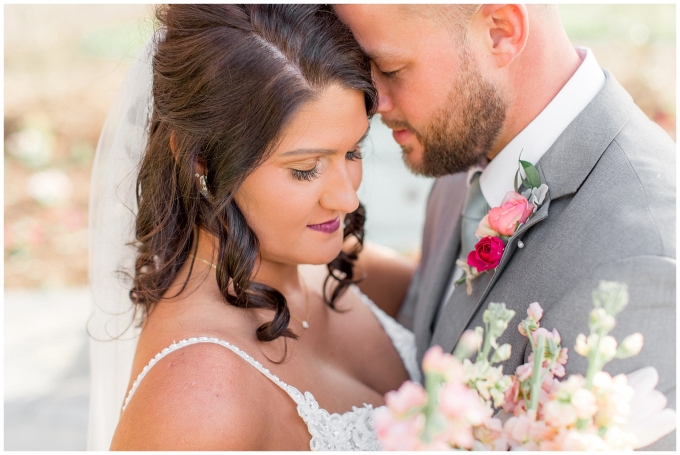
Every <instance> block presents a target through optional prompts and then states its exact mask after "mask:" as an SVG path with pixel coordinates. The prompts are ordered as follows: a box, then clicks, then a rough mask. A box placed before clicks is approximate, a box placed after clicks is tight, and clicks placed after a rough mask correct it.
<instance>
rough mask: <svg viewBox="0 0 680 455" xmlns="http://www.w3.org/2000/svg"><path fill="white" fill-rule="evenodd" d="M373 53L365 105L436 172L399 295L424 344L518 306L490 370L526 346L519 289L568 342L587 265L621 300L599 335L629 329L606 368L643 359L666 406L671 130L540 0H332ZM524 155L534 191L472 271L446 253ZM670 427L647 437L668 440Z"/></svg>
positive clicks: (582, 324) (669, 392)
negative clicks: (406, 284) (531, 205)
mask: <svg viewBox="0 0 680 455" xmlns="http://www.w3.org/2000/svg"><path fill="white" fill-rule="evenodd" d="M334 9H335V12H336V13H337V14H338V16H339V17H340V19H341V20H342V21H343V22H344V23H345V24H347V25H348V26H349V28H350V29H351V30H352V32H353V33H354V35H355V37H356V39H357V40H358V41H359V43H360V44H361V46H362V47H363V49H364V50H365V51H366V53H367V54H368V55H369V56H370V58H371V61H372V68H373V74H374V78H375V83H376V85H377V87H378V92H379V107H378V111H379V113H380V114H381V115H382V119H383V121H384V122H385V123H386V124H387V125H388V126H389V127H390V128H391V129H392V130H393V135H394V138H395V140H396V141H397V142H398V143H399V144H400V145H401V147H402V150H403V159H404V161H405V163H406V164H407V166H408V167H409V168H410V169H411V170H412V171H413V172H415V173H418V174H422V175H427V176H434V177H437V180H436V181H435V184H434V186H433V188H432V192H431V194H430V197H429V201H428V204H427V215H426V221H425V227H424V233H423V244H422V258H421V261H420V265H419V268H418V271H417V273H416V275H415V277H414V278H413V281H412V282H411V285H410V288H409V291H408V295H407V297H406V300H405V302H404V305H403V307H402V310H401V316H402V319H403V320H410V321H411V323H412V328H413V330H414V332H415V334H416V341H417V345H418V359H419V361H420V360H422V356H423V353H424V352H425V351H426V350H427V349H428V347H429V346H432V345H434V344H438V345H441V346H443V347H444V349H445V350H447V351H449V352H450V351H452V350H453V348H454V347H455V345H456V343H457V342H458V340H459V338H460V336H461V334H462V333H463V331H464V330H466V329H469V328H474V327H476V326H483V321H482V314H483V312H484V310H485V309H486V308H487V306H488V304H489V303H490V302H505V303H506V305H507V306H508V307H509V308H511V309H513V310H515V312H516V313H517V315H516V316H515V319H514V320H513V321H512V322H511V324H510V326H509V328H508V330H507V331H506V333H505V335H504V336H503V337H502V338H501V339H500V340H499V343H510V344H511V345H512V356H511V358H510V359H509V360H508V361H507V362H505V367H504V370H505V372H514V371H515V368H516V367H517V366H518V365H520V364H522V363H524V362H525V361H526V360H527V357H528V355H529V353H530V346H528V343H527V339H526V338H525V337H523V336H522V335H520V333H519V332H518V331H517V328H516V327H517V323H518V322H519V321H520V320H521V319H523V318H524V317H525V316H526V310H527V307H528V305H529V304H530V303H531V302H534V301H538V302H539V303H540V304H541V306H542V307H543V309H544V311H545V313H544V316H543V319H542V320H541V326H542V327H546V328H548V329H549V330H550V329H552V328H556V329H557V330H558V331H559V332H560V334H561V336H562V345H563V346H564V347H568V348H570V349H569V363H568V364H567V372H568V373H570V372H574V373H582V374H583V373H585V369H586V362H585V359H584V358H583V357H581V356H579V355H577V354H576V353H575V352H574V351H573V346H574V344H575V339H576V336H577V335H578V334H579V333H585V334H588V333H589V331H588V314H589V312H590V310H591V308H592V299H591V293H592V291H593V290H594V289H595V288H596V287H597V286H598V283H599V281H600V280H610V281H618V282H623V283H626V284H627V286H628V291H629V295H630V299H629V305H628V306H627V307H626V309H625V310H624V311H623V312H622V313H620V314H619V315H618V317H617V325H616V328H615V329H614V330H613V332H612V335H613V336H615V337H616V338H617V340H619V341H621V340H622V339H623V338H624V337H625V336H627V335H629V334H632V333H634V332H641V333H642V334H643V336H644V347H643V349H642V351H641V352H640V354H639V355H637V356H635V357H632V358H629V359H626V360H614V361H612V362H611V363H610V364H609V365H608V366H607V367H606V368H605V369H606V370H607V371H609V372H610V373H612V374H616V373H621V372H623V373H628V372H631V371H633V370H636V369H638V368H640V367H643V366H647V365H651V366H654V367H655V368H656V369H657V371H658V372H659V377H660V380H659V385H658V386H657V389H658V390H660V391H661V392H663V393H664V394H665V395H666V397H667V399H668V406H669V407H671V408H675V336H676V335H675V327H676V323H675V144H674V143H673V142H672V141H671V139H670V138H669V137H668V136H667V135H666V134H665V133H664V132H663V131H662V130H661V128H659V127H658V126H657V125H656V124H654V123H653V122H651V121H650V120H649V119H648V118H647V117H645V115H644V114H643V113H642V112H641V111H640V109H639V108H638V107H637V106H636V105H635V104H634V103H633V101H632V99H631V98H630V96H629V95H628V93H627V92H626V91H625V90H624V89H623V88H622V87H621V86H620V85H619V83H618V82H617V81H616V80H615V79H614V77H613V76H612V74H611V73H609V72H607V71H606V70H602V69H601V68H600V67H599V65H598V64H597V62H596V60H595V56H594V55H593V54H592V52H591V51H590V50H588V49H585V48H574V46H573V45H572V44H571V43H570V41H569V39H568V37H567V35H566V33H565V31H564V28H563V27H562V24H561V22H560V18H559V14H558V11H557V7H556V6H555V5H526V6H524V5H338V6H335V7H334ZM520 154H521V158H522V160H526V161H529V162H531V163H533V164H534V165H536V168H537V169H538V171H539V174H540V177H541V180H542V183H545V184H546V185H547V186H548V193H547V195H546V197H545V200H544V202H543V204H542V205H541V206H540V208H539V210H538V211H537V212H536V213H535V214H534V215H533V216H532V217H531V218H530V219H529V221H528V222H527V223H526V224H525V225H523V226H522V227H520V228H519V229H518V231H517V232H515V234H514V235H513V236H512V237H510V239H509V240H508V242H507V246H506V247H505V251H504V253H503V256H502V258H501V260H500V263H499V265H498V266H497V268H496V269H495V270H489V271H487V272H485V273H483V274H482V275H481V276H480V277H478V278H477V279H476V280H474V281H472V283H471V284H472V292H471V294H470V295H469V294H468V292H467V289H466V285H465V284H460V285H456V284H455V282H456V281H457V280H458V279H459V278H460V277H461V276H462V275H463V270H461V268H460V267H459V266H457V265H456V260H457V259H459V258H462V259H464V258H467V256H468V253H469V252H470V251H472V250H473V249H474V247H475V243H476V242H477V238H476V237H475V234H474V233H475V230H476V228H477V225H478V224H479V221H480V220H481V219H482V217H483V216H484V215H485V214H486V213H487V212H488V210H489V209H490V208H491V207H498V206H500V205H501V203H502V201H503V198H504V196H505V194H506V193H507V192H509V191H513V179H514V176H515V173H516V171H517V167H518V159H519V157H520ZM674 440H675V434H674V433H672V434H671V435H669V436H667V437H666V438H664V439H662V440H661V441H659V442H658V443H657V444H656V445H655V447H654V448H659V449H674V448H675V441H674Z"/></svg>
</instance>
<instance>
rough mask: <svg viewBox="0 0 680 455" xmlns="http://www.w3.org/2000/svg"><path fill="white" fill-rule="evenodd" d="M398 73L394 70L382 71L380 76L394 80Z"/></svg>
mask: <svg viewBox="0 0 680 455" xmlns="http://www.w3.org/2000/svg"><path fill="white" fill-rule="evenodd" d="M398 72H399V70H395V71H382V70H380V74H382V75H383V76H384V77H386V78H388V79H392V78H394V77H395V76H396V75H397V73H398Z"/></svg>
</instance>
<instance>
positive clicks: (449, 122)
mask: <svg viewBox="0 0 680 455" xmlns="http://www.w3.org/2000/svg"><path fill="white" fill-rule="evenodd" d="M505 112H506V106H505V103H504V102H503V99H502V98H501V96H500V94H499V93H498V91H497V90H496V88H495V87H494V86H493V85H492V84H491V83H489V82H488V81H486V80H484V78H483V77H482V75H481V74H480V73H479V71H478V70H477V68H476V67H474V66H473V64H472V63H471V61H470V56H469V55H466V53H465V52H463V53H462V55H461V68H460V71H459V73H458V77H457V78H456V81H455V85H454V87H453V89H452V90H451V91H450V92H449V95H448V99H447V102H446V105H445V106H444V107H443V108H441V109H439V110H438V111H437V112H435V113H434V115H433V116H432V119H431V121H430V123H429V125H428V126H427V127H426V128H425V131H424V132H423V133H421V132H420V131H418V130H416V129H415V128H413V126H411V125H410V124H409V123H408V122H405V121H384V120H383V122H384V123H385V124H386V125H388V126H389V127H390V128H397V129H407V130H409V131H411V132H412V133H413V134H414V135H415V136H416V138H417V139H418V142H420V144H421V145H422V146H423V154H422V159H421V160H420V161H419V162H415V161H413V160H411V159H410V157H409V155H410V154H411V153H410V152H411V147H409V146H405V147H402V158H403V160H404V163H406V166H407V167H408V168H409V169H411V171H412V172H413V173H415V174H420V175H424V176H427V177H439V176H442V175H447V174H454V173H456V172H463V171H467V170H468V169H470V168H471V167H472V166H474V165H476V164H479V163H480V161H482V159H483V158H484V157H485V156H486V155H487V154H488V153H489V151H490V150H491V147H492V145H493V143H494V141H495V139H496V137H497V136H498V133H499V132H500V129H501V127H502V126H503V121H504V120H505Z"/></svg>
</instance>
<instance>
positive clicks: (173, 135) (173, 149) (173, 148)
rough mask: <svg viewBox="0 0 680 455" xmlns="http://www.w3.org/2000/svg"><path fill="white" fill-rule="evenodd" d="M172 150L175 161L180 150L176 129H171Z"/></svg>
mask: <svg viewBox="0 0 680 455" xmlns="http://www.w3.org/2000/svg"><path fill="white" fill-rule="evenodd" d="M170 151H171V152H172V156H174V157H175V161H177V154H178V153H179V152H178V150H177V137H176V136H175V130H172V131H170Z"/></svg>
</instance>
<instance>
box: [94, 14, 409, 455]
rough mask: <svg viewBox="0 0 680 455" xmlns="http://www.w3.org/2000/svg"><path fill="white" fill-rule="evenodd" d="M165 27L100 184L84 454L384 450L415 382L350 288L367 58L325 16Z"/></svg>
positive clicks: (217, 19) (103, 159) (221, 17)
mask: <svg viewBox="0 0 680 455" xmlns="http://www.w3.org/2000/svg"><path fill="white" fill-rule="evenodd" d="M157 16H158V19H159V21H160V23H161V27H160V28H159V31H158V32H157V33H156V35H155V39H154V40H152V42H151V43H150V44H149V45H148V46H147V48H146V49H145V51H144V52H143V53H142V56H141V57H140V59H139V60H138V61H137V62H136V63H135V65H134V67H133V69H131V71H130V73H129V75H128V78H127V80H126V82H125V85H124V87H123V89H121V93H122V94H121V95H120V97H119V99H118V102H119V103H120V104H119V106H118V109H119V110H118V111H115V110H112V113H111V114H110V115H109V118H108V119H107V124H106V125H105V128H104V131H103V133H102V138H101V139H100V144H99V147H98V154H97V158H96V162H95V168H94V171H93V186H94V188H93V200H92V209H91V210H92V220H93V221H92V225H91V227H92V228H93V231H94V233H95V234H94V237H93V241H92V242H93V245H92V246H93V250H92V251H93V252H92V256H91V261H92V286H93V294H94V298H95V302H96V303H97V312H96V314H95V317H94V318H93V321H91V322H92V326H93V327H94V328H92V332H93V333H94V332H97V328H96V326H97V324H99V323H100V325H101V327H100V331H99V333H106V334H107V335H109V338H113V340H110V339H109V340H108V342H107V341H106V340H103V341H93V347H92V353H91V354H92V361H93V376H92V381H93V382H92V390H93V393H92V404H91V429H90V446H91V448H100V449H101V448H105V447H107V446H108V444H109V443H110V448H111V449H117V450H170V449H174V450H306V449H310V448H311V449H313V450H330V449H339V450H352V449H378V448H379V445H378V443H377V440H376V439H375V434H374V431H373V427H372V421H371V413H372V410H373V409H374V408H375V407H378V406H381V405H383V396H384V394H385V393H386V392H388V391H390V390H394V389H396V388H398V387H399V386H400V385H401V384H402V382H403V381H405V380H407V379H409V378H411V379H414V380H418V379H419V375H420V373H419V369H418V366H417V364H416V361H415V350H414V346H413V336H412V334H411V333H410V332H408V331H407V330H406V329H404V328H403V327H401V326H400V325H398V324H397V323H396V322H395V321H394V320H393V319H392V318H390V317H389V316H388V315H387V314H386V313H385V312H383V311H382V310H381V309H380V308H378V306H377V305H376V304H374V303H373V302H372V301H371V300H370V299H369V298H368V297H366V296H365V295H363V294H362V293H361V291H359V289H358V288H357V286H356V285H355V283H357V282H358V281H360V279H361V278H362V276H363V275H365V276H366V277H367V282H370V281H371V280H373V283H372V286H373V287H374V288H375V287H376V286H375V280H376V279H378V278H375V277H374V276H372V275H371V273H370V266H369V265H368V264H367V265H366V267H364V268H363V269H361V270H358V267H359V266H358V265H357V264H355V262H356V259H357V254H358V252H359V251H360V249H361V244H362V239H363V222H364V213H363V208H362V206H361V205H360V203H359V201H358V199H357V195H356V190H357V188H358V186H359V184H360V182H361V142H362V140H363V139H364V138H365V136H366V134H367V133H368V128H369V119H370V116H371V115H372V113H373V112H374V110H375V107H376V106H375V105H376V102H377V94H376V91H375V88H374V87H373V85H372V82H371V75H370V66H369V62H368V59H367V57H366V56H365V55H364V54H363V53H362V52H361V50H360V49H359V47H358V45H357V44H356V42H355V41H354V39H353V38H352V35H351V34H350V33H349V31H348V30H347V29H346V28H345V27H344V25H342V24H341V23H340V22H339V20H338V19H336V17H335V16H334V15H333V14H332V12H331V11H330V9H329V8H327V7H320V6H314V5H246V6H240V5H211V6H202V5H181V4H174V5H170V6H164V7H161V8H159V10H158V12H157ZM121 97H122V98H121ZM121 100H123V101H121ZM116 113H117V114H116ZM116 115H117V117H116ZM133 180H136V182H134V183H131V182H132V181H133ZM126 185H127V186H126ZM126 191H127V193H126ZM121 195H123V196H121ZM131 195H132V197H131ZM135 196H136V198H135ZM121 199H123V202H124V203H123V204H122V205H121ZM135 199H136V200H135ZM134 206H137V208H134V209H133V210H132V211H131V210H130V209H132V207H134ZM121 207H122V208H121ZM130 221H132V222H133V223H134V226H132V224H131V223H130ZM131 227H133V232H132V235H131V236H129V235H128V234H126V232H129V230H130V229H129V228H131ZM126 229H128V230H126ZM126 242H127V244H126ZM387 260H388V259H385V261H387ZM392 267H396V268H395V270H397V271H398V272H399V273H400V274H401V275H402V276H405V277H406V278H405V280H402V281H404V282H405V283H406V284H407V283H408V278H410V273H411V269H410V268H409V267H408V266H406V265H401V266H394V265H392ZM114 271H119V272H121V273H120V274H119V277H125V273H127V274H128V275H127V276H128V277H129V281H128V282H127V283H128V284H127V288H125V284H124V283H123V281H124V280H123V279H122V278H121V279H118V280H116V279H114V278H113V277H112V275H111V272H114ZM378 276H379V275H378ZM391 279H393V280H394V279H395V278H394V276H393V275H391ZM123 289H125V293H127V291H129V298H126V297H128V296H126V295H124V293H123V294H122V293H121V290H123ZM401 297H402V296H400V295H397V296H395V297H393V298H392V300H399V301H400V299H401ZM378 298H381V299H382V300H385V297H384V296H378ZM376 300H377V299H376ZM387 300H389V299H387ZM130 301H131V302H133V304H131V303H130ZM395 305H396V304H395V303H390V302H381V306H384V307H385V308H389V307H394V306H395ZM126 306H127V307H129V308H132V310H133V312H134V313H135V314H137V315H138V316H139V318H138V319H137V322H139V324H138V325H139V326H140V327H141V332H139V330H136V329H135V326H134V325H131V324H129V321H130V318H129V316H130V315H131V313H130V312H127V313H125V312H123V311H121V310H123V309H125V308H126ZM126 316H128V324H127V325H125V323H123V325H118V326H115V327H117V328H118V329H120V327H123V330H118V331H117V333H115V334H114V335H111V333H112V332H116V330H115V329H113V330H112V326H111V324H110V323H111V321H114V320H117V321H118V322H115V323H116V324H120V321H121V320H125V317H126ZM102 327H103V328H102ZM125 329H128V330H125ZM121 332H125V335H124V336H119V335H120V333H121ZM137 333H139V335H138V336H137ZM95 338H96V337H95ZM101 338H106V336H103V337H101ZM133 349H134V356H133V357H132V356H131V353H132V350H133ZM127 375H129V378H125V376H127ZM123 378H124V379H123ZM123 382H124V383H126V384H123ZM121 394H122V395H121ZM123 396H124V397H125V398H124V400H123V399H122V397H123ZM112 416H113V417H112ZM116 419H119V420H118V422H117V426H116ZM114 426H115V433H114V432H113V428H114ZM112 434H113V436H112V439H111V435H112Z"/></svg>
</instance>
